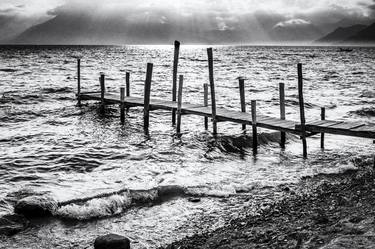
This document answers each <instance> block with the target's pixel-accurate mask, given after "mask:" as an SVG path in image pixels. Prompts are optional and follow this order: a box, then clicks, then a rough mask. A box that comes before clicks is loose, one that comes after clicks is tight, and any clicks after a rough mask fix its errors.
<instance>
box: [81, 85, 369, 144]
mask: <svg viewBox="0 0 375 249" xmlns="http://www.w3.org/2000/svg"><path fill="white" fill-rule="evenodd" d="M80 98H81V100H98V101H100V100H101V96H100V93H98V92H82V93H81V94H80ZM104 102H105V104H121V101H120V95H119V94H113V93H105V96H104ZM124 104H125V106H126V107H136V106H143V105H144V100H143V98H140V97H130V96H128V97H125V102H124ZM150 108H151V109H152V110H156V109H161V110H174V109H177V102H174V101H165V100H161V99H151V100H150ZM181 112H182V113H183V114H192V115H197V116H204V117H211V118H212V110H211V106H202V105H195V104H189V103H182V107H181ZM216 118H217V120H218V121H229V122H234V123H239V124H246V125H251V124H252V118H251V114H250V113H246V112H240V111H232V110H228V109H225V108H217V109H216ZM257 126H258V127H261V128H266V129H271V130H277V131H284V132H289V133H294V134H297V135H301V126H300V125H299V124H297V123H296V122H294V121H290V120H281V119H279V118H274V117H270V116H265V115H258V116H257ZM305 128H306V132H309V133H311V134H310V135H314V134H317V133H330V134H338V135H346V136H353V137H363V138H371V139H375V124H365V123H363V122H343V121H334V120H317V121H312V122H308V123H306V124H305ZM308 135H309V134H308Z"/></svg>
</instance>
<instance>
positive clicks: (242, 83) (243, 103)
mask: <svg viewBox="0 0 375 249" xmlns="http://www.w3.org/2000/svg"><path fill="white" fill-rule="evenodd" d="M238 83H239V88H240V99H241V112H246V100H245V80H244V79H243V78H239V79H238ZM242 130H246V125H245V124H243V125H242Z"/></svg>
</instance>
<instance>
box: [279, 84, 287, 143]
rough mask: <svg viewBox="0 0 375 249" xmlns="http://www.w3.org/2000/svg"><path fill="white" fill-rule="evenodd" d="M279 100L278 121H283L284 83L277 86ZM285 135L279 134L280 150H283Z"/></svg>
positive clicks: (283, 133)
mask: <svg viewBox="0 0 375 249" xmlns="http://www.w3.org/2000/svg"><path fill="white" fill-rule="evenodd" d="M279 98H280V119H281V120H285V116H286V115H285V85H284V83H280V84H279ZM285 142H286V134H285V132H281V134H280V145H281V148H283V149H285Z"/></svg>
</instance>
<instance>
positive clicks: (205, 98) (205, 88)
mask: <svg viewBox="0 0 375 249" xmlns="http://www.w3.org/2000/svg"><path fill="white" fill-rule="evenodd" d="M203 105H204V106H208V84H203ZM204 129H205V130H208V117H204Z"/></svg>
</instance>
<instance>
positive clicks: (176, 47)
mask: <svg viewBox="0 0 375 249" xmlns="http://www.w3.org/2000/svg"><path fill="white" fill-rule="evenodd" d="M179 53H180V42H179V41H175V42H174V58H173V86H172V101H176V95H177V70H178V59H179ZM175 124H176V110H175V109H173V110H172V125H175Z"/></svg>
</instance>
